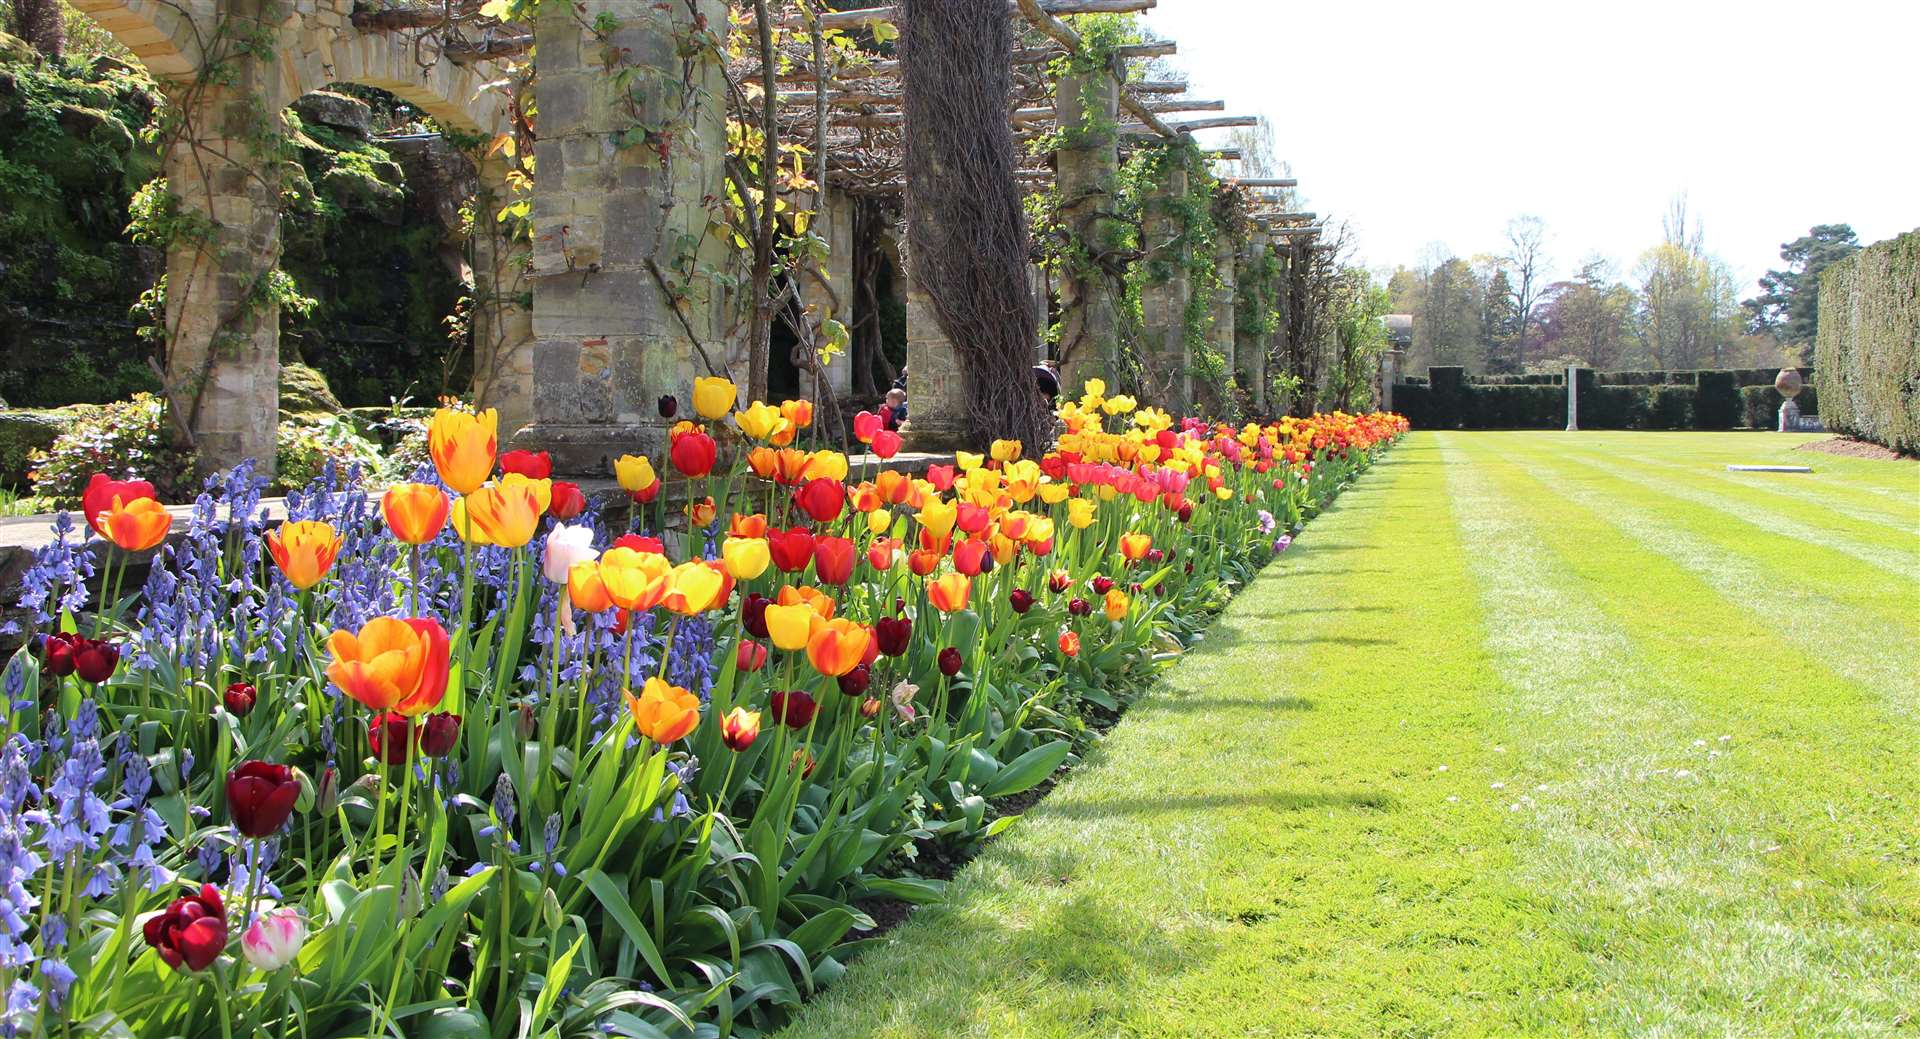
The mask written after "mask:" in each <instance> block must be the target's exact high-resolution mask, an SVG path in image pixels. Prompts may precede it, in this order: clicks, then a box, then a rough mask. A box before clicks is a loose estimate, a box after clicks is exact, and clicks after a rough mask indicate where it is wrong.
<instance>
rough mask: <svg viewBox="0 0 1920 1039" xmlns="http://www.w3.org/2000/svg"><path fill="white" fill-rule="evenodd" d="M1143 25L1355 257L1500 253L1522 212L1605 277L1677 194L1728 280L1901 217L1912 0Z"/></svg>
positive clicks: (1208, 12)
mask: <svg viewBox="0 0 1920 1039" xmlns="http://www.w3.org/2000/svg"><path fill="white" fill-rule="evenodd" d="M1146 23H1147V24H1148V25H1149V26H1151V27H1152V28H1153V29H1154V30H1155V31H1157V32H1159V33H1160V34H1162V35H1164V36H1167V37H1171V38H1173V39H1174V40H1177V41H1178V42H1179V45H1180V50H1179V53H1178V54H1177V55H1175V56H1174V57H1173V58H1171V59H1169V60H1170V61H1171V62H1172V63H1173V64H1175V65H1176V66H1178V67H1179V68H1181V69H1184V70H1185V71H1186V72H1187V77H1188V81H1189V82H1190V83H1191V84H1192V89H1193V93H1194V96H1196V97H1205V98H1220V99H1224V100H1225V101H1226V102H1227V113H1226V114H1231V115H1264V116H1266V117H1267V118H1268V120H1269V121H1271V122H1272V124H1273V129H1274V136H1275V140H1276V145H1277V148H1278V151H1279V157H1280V158H1281V159H1282V160H1283V161H1287V162H1290V163H1292V165H1293V171H1294V174H1295V175H1296V176H1298V177H1299V178H1300V188H1301V190H1302V191H1303V192H1304V193H1305V197H1306V202H1307V208H1309V209H1312V210H1315V211H1317V212H1319V213H1321V214H1322V215H1327V214H1334V215H1336V216H1340V217H1345V218H1347V219H1349V220H1351V221H1352V223H1353V225H1354V227H1355V229H1356V232H1357V236H1358V239H1359V249H1360V259H1361V260H1362V262H1364V263H1365V264H1368V265H1372V266H1386V267H1391V266H1393V265H1394V264H1397V263H1404V264H1409V265H1411V264H1412V263H1414V262H1415V261H1416V260H1417V259H1418V257H1419V255H1420V252H1421V250H1422V248H1423V247H1425V246H1426V245H1427V244H1428V243H1430V242H1441V243H1444V244H1446V245H1447V246H1448V247H1450V248H1451V249H1452V250H1453V251H1454V252H1456V253H1458V254H1459V255H1462V256H1470V255H1472V254H1474V253H1476V252H1496V251H1498V250H1499V249H1500V248H1501V245H1502V242H1503V236H1504V232H1505V227H1506V223H1507V220H1508V218H1510V217H1512V216H1515V215H1517V214H1521V213H1532V214H1535V215H1538V216H1540V217H1541V218H1542V219H1544V220H1545V221H1546V223H1547V229H1548V232H1549V240H1548V242H1549V252H1550V253H1551V256H1552V259H1553V260H1554V261H1555V263H1554V267H1555V271H1554V273H1555V274H1556V276H1559V275H1564V274H1565V273H1567V272H1568V271H1569V269H1570V268H1571V267H1573V266H1574V265H1575V264H1576V263H1577V262H1578V261H1579V260H1580V259H1582V258H1583V257H1585V256H1587V255H1589V254H1592V253H1600V254H1602V255H1605V256H1607V257H1608V258H1610V259H1612V260H1613V261H1614V262H1615V263H1616V264H1617V265H1618V266H1619V268H1620V269H1621V271H1623V272H1624V271H1627V270H1630V269H1631V267H1632V265H1633V262H1634V259H1635V257H1637V256H1638V254H1639V253H1640V251H1641V250H1642V249H1645V248H1646V247H1648V246H1650V245H1653V244H1654V243H1656V242H1657V241H1658V240H1659V237H1660V219H1661V216H1662V215H1663V214H1664V213H1665V211H1666V207H1667V202H1668V200H1669V199H1670V198H1671V197H1672V196H1673V195H1674V194H1676V193H1678V192H1680V191H1685V192H1686V193H1687V196H1688V201H1689V205H1690V209H1691V211H1692V213H1693V214H1694V215H1696V216H1697V217H1699V218H1700V219H1701V220H1702V221H1703V222H1704V226H1705V231H1706V244H1707V248H1708V249H1710V250H1711V251H1713V252H1716V253H1718V254H1719V255H1720V256H1721V257H1722V258H1724V259H1725V260H1726V261H1727V262H1728V263H1729V264H1731V265H1732V266H1733V268H1734V271H1735V273H1736V274H1737V275H1738V276H1739V277H1740V279H1741V281H1742V283H1743V285H1744V286H1745V287H1744V288H1743V291H1742V293H1741V294H1742V296H1745V295H1748V294H1749V290H1751V288H1752V285H1751V283H1752V281H1753V279H1755V278H1758V277H1759V276H1760V274H1761V273H1763V272H1764V271H1765V270H1767V269H1768V267H1769V266H1778V265H1779V260H1778V253H1779V246H1780V243H1782V242H1786V241H1790V240H1792V239H1794V238H1797V237H1799V236H1800V235H1802V234H1805V233H1806V230H1807V228H1809V227H1811V226H1813V225H1814V224H1818V223H1850V224H1852V225H1853V228H1854V230H1855V231H1856V232H1858V233H1859V235H1860V238H1861V240H1862V241H1863V242H1873V241H1878V240H1880V239H1882V238H1887V237H1890V236H1892V235H1895V234H1898V233H1900V232H1903V231H1908V230H1912V229H1914V228H1915V227H1917V226H1920V52H1916V50H1915V47H1916V45H1917V44H1920V0H1793V2H1781V0H1610V2H1604V3H1569V2H1566V0H1529V2H1517V0H1454V2H1447V0H1426V2H1419V0H1359V2H1356V0H1160V5H1159V7H1158V8H1157V9H1155V10H1153V11H1151V12H1149V13H1148V14H1147V15H1146ZM1210 114H1217V113H1194V114H1193V116H1190V117H1199V116H1204V115H1210ZM1169 118H1182V117H1181V116H1177V115H1176V116H1171V117H1169ZM1227 133H1228V131H1224V130H1222V131H1211V132H1208V133H1205V134H1201V135H1199V136H1200V137H1201V139H1202V140H1203V141H1218V140H1219V139H1221V138H1224V137H1225V135H1226V134H1227Z"/></svg>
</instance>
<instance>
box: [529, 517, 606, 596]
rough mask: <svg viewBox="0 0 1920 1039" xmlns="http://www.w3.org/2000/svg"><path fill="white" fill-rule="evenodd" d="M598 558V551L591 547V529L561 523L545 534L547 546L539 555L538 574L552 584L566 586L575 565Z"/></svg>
mask: <svg viewBox="0 0 1920 1039" xmlns="http://www.w3.org/2000/svg"><path fill="white" fill-rule="evenodd" d="M598 558H600V550H599V549H596V548H594V547H593V528H592V527H587V526H579V527H569V526H567V525H566V524H565V523H562V524H559V525H557V526H555V527H554V528H553V530H552V531H550V532H549V533H548V534H547V544H546V547H545V548H544V549H543V550H542V552H541V555H540V572H541V573H542V574H544V575H545V576H546V578H547V580H549V581H551V582H553V583H554V584H566V583H567V582H568V578H569V577H570V576H571V575H572V573H573V568H574V566H575V565H576V564H579V563H591V562H593V561H594V560H596V559H598Z"/></svg>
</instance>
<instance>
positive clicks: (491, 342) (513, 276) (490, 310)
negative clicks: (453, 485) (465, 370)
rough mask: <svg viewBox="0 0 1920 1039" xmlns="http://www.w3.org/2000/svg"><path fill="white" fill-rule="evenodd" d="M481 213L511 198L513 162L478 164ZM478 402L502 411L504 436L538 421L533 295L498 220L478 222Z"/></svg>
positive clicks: (475, 307) (475, 259)
mask: <svg viewBox="0 0 1920 1039" xmlns="http://www.w3.org/2000/svg"><path fill="white" fill-rule="evenodd" d="M476 166H477V168H478V173H479V176H480V192H479V198H478V200H477V203H476V204H477V205H478V207H479V208H478V212H479V213H481V214H483V215H484V214H491V213H494V212H496V211H497V210H498V209H499V208H500V205H501V200H502V198H503V197H504V196H505V195H506V173H507V164H506V163H505V162H502V161H501V160H500V159H498V158H491V159H482V160H480V161H479V162H478V163H476ZM472 246H473V317H472V321H473V403H474V406H475V407H479V408H495V409H498V410H499V412H500V435H501V437H502V438H503V439H509V438H511V437H512V436H513V435H514V434H515V433H516V432H518V431H519V430H520V429H521V428H523V427H525V426H526V425H527V424H528V423H531V422H532V421H533V354H534V338H533V296H532V292H531V291H530V289H529V287H528V285H527V282H526V277H525V268H524V265H523V264H522V263H521V262H520V261H521V260H522V259H523V254H522V253H521V251H520V250H519V249H518V248H516V247H515V246H514V245H513V243H511V242H509V241H507V240H506V238H505V236H504V235H503V234H502V233H501V231H500V224H499V223H497V222H496V221H494V220H492V219H486V220H480V219H476V220H475V221H474V232H473V241H472Z"/></svg>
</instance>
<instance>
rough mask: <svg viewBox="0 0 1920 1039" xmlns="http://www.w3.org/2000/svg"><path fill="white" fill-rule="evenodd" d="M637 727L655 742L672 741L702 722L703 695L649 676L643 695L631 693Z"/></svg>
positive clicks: (630, 705) (629, 700)
mask: <svg viewBox="0 0 1920 1039" xmlns="http://www.w3.org/2000/svg"><path fill="white" fill-rule="evenodd" d="M627 710H628V711H629V712H631V713H632V715H633V727H634V728H635V729H638V730H639V731H640V735H642V736H645V737H646V738H648V739H650V740H652V741H654V742H655V743H672V742H673V741H675V740H677V739H679V738H681V737H682V736H685V735H687V734H688V733H690V732H692V731H693V730H694V728H695V727H696V726H698V725H699V724H700V698H699V697H697V696H695V695H693V694H692V693H690V692H688V691H687V690H685V689H682V688H680V687H679V686H677V685H669V684H667V682H666V681H664V680H663V679H660V678H658V677H655V678H649V679H647V684H646V685H645V686H642V687H641V690H640V695H639V696H635V695H633V694H632V693H628V694H627Z"/></svg>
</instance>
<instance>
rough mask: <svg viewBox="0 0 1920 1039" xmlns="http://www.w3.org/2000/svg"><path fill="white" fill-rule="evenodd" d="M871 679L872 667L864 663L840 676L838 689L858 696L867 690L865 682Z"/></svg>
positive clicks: (849, 694)
mask: <svg viewBox="0 0 1920 1039" xmlns="http://www.w3.org/2000/svg"><path fill="white" fill-rule="evenodd" d="M872 679H873V669H872V668H869V667H868V666H867V665H865V664H861V665H859V666H857V667H855V668H854V669H853V670H851V671H849V672H847V673H846V674H844V675H841V676H840V679H839V681H840V691H841V692H843V693H845V694H847V695H848V696H859V695H861V694H863V693H865V692H866V691H867V683H868V682H870V681H872Z"/></svg>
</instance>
